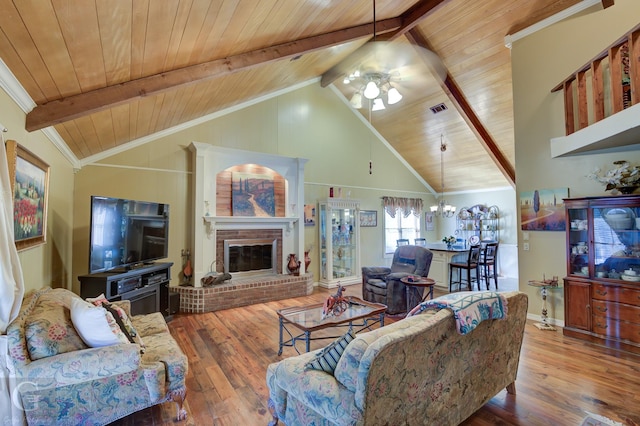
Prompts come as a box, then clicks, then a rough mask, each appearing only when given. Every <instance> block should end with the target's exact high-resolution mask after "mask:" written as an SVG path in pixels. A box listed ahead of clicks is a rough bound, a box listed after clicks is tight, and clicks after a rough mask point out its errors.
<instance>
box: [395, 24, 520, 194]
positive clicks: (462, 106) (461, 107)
mask: <svg viewBox="0 0 640 426" xmlns="http://www.w3.org/2000/svg"><path fill="white" fill-rule="evenodd" d="M405 35H406V36H407V38H408V39H409V41H410V42H411V43H412V44H413V45H415V46H418V47H421V48H423V49H427V50H429V51H433V49H432V47H431V44H430V43H429V42H428V40H427V39H426V38H425V37H424V36H423V35H422V33H421V32H420V31H418V30H417V29H416V28H413V29H411V30H410V31H408V32H407V33H406V34H405ZM420 56H421V57H422V55H420ZM423 59H424V63H425V65H427V67H429V70H430V71H431V73H432V74H433V76H434V78H435V79H436V80H437V81H438V82H439V83H440V87H441V88H442V90H443V91H444V92H445V93H446V94H447V96H448V97H449V100H450V101H451V102H452V103H453V105H454V106H455V107H456V110H457V111H458V113H459V114H460V115H461V116H462V118H463V119H464V121H465V122H466V123H467V125H468V126H469V128H470V129H471V131H472V132H473V134H474V135H475V136H476V137H477V138H478V140H479V141H480V143H481V144H482V146H483V148H484V149H485V150H486V151H487V153H488V154H489V156H490V157H491V159H492V160H493V162H494V163H495V164H496V166H497V167H498V169H500V171H501V172H502V174H503V175H504V177H505V178H506V179H507V181H508V182H509V184H510V185H511V186H512V187H514V188H515V184H516V172H515V169H514V167H513V166H512V165H511V163H510V162H509V160H508V159H507V158H506V157H505V156H504V154H503V153H502V151H500V148H499V147H498V145H497V144H496V143H495V141H494V140H493V138H492V137H491V135H490V134H489V132H488V131H487V129H486V128H485V127H484V125H483V124H482V122H481V121H480V118H479V117H478V116H477V115H476V113H475V112H474V111H473V108H471V105H469V102H468V101H467V99H466V97H465V96H464V93H463V92H462V90H461V89H460V87H459V86H458V85H457V83H456V82H455V80H454V79H453V77H452V76H451V75H450V74H449V72H448V71H447V73H446V77H445V78H444V79H441V78H440V77H439V73H438V70H437V69H435V67H434V66H433V63H432V62H431V61H430V60H429V58H428V57H424V58H423Z"/></svg>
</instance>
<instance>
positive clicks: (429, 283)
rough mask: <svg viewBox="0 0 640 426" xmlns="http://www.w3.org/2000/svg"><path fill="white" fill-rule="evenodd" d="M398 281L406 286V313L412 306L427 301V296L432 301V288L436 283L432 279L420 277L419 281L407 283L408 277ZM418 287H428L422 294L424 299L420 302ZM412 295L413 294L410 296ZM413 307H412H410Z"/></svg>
mask: <svg viewBox="0 0 640 426" xmlns="http://www.w3.org/2000/svg"><path fill="white" fill-rule="evenodd" d="M400 281H402V283H403V284H404V285H405V286H407V308H409V309H407V312H409V310H410V309H411V308H413V306H415V305H417V304H418V303H422V302H424V301H425V300H427V296H428V297H429V298H431V299H433V286H434V285H435V284H436V281H435V280H434V279H432V278H427V277H421V278H420V280H419V281H409V277H403V278H400ZM418 287H428V289H427V290H426V291H425V293H424V297H423V298H422V300H420V293H418ZM412 293H413V294H412ZM415 300H419V302H417V303H416V304H415V305H413V303H412V302H413V301H415ZM412 305H413V306H412Z"/></svg>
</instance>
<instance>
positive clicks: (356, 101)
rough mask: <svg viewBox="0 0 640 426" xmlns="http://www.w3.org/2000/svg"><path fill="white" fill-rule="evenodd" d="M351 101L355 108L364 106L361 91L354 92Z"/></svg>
mask: <svg viewBox="0 0 640 426" xmlns="http://www.w3.org/2000/svg"><path fill="white" fill-rule="evenodd" d="M349 102H350V103H351V106H352V107H354V108H355V109H360V108H362V95H361V94H360V92H356V93H354V94H353V96H352V97H351V100H350V101H349Z"/></svg>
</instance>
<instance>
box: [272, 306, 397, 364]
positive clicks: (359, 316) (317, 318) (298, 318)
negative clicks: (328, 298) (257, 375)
mask: <svg viewBox="0 0 640 426" xmlns="http://www.w3.org/2000/svg"><path fill="white" fill-rule="evenodd" d="M346 299H347V300H348V302H349V305H348V307H347V308H346V309H345V311H344V312H342V313H341V314H340V315H338V316H328V317H326V318H324V319H323V318H322V307H323V305H324V304H323V303H316V304H313V305H307V306H296V307H293V308H285V309H280V310H279V311H277V313H278V318H279V322H280V341H279V346H278V355H282V349H283V348H284V347H285V346H291V347H292V348H294V349H295V350H296V352H298V354H299V353H300V351H299V350H298V348H297V347H296V342H298V341H304V342H305V348H306V351H307V352H309V349H310V348H309V346H310V343H311V340H322V339H335V338H337V337H340V336H328V337H315V338H312V337H311V333H312V332H314V331H318V330H322V329H323V328H329V327H345V326H349V327H350V328H351V327H353V326H355V327H359V328H358V329H357V330H355V332H356V333H358V332H360V331H362V330H365V329H369V328H370V327H371V326H372V325H375V324H378V323H380V327H383V326H384V313H385V311H386V310H387V306H386V305H383V304H382V303H374V302H367V301H365V300H362V299H359V298H357V297H346ZM376 317H377V319H376ZM358 320H362V322H360V323H357V324H355V323H354V321H358ZM294 328H297V329H298V330H300V331H302V333H300V334H296V335H294V334H293V333H295V332H296V331H295V330H294ZM285 332H286V333H287V334H288V335H289V337H288V339H287V340H286V341H285V340H284V333H285Z"/></svg>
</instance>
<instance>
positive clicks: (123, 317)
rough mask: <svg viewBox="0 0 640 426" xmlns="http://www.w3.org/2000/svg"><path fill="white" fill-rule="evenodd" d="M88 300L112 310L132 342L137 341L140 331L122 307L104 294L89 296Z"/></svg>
mask: <svg viewBox="0 0 640 426" xmlns="http://www.w3.org/2000/svg"><path fill="white" fill-rule="evenodd" d="M87 302H89V303H93V304H94V305H96V306H102V307H104V308H105V309H106V310H107V311H109V312H111V314H112V315H113V316H114V318H115V319H116V322H117V323H118V325H119V326H120V328H121V329H122V332H123V333H124V334H125V335H126V336H127V337H128V338H129V340H130V341H131V343H136V341H135V340H136V337H139V336H138V332H137V331H136V329H135V327H134V326H133V324H132V323H131V319H129V316H128V315H127V313H126V312H125V310H124V309H122V308H121V307H120V306H117V305H114V304H112V303H111V302H109V301H108V300H107V298H106V297H105V296H104V294H101V295H100V296H98V297H93V298H91V297H89V298H87ZM138 340H139V339H138ZM138 343H140V345H141V346H142V342H141V341H140V342H138Z"/></svg>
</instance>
